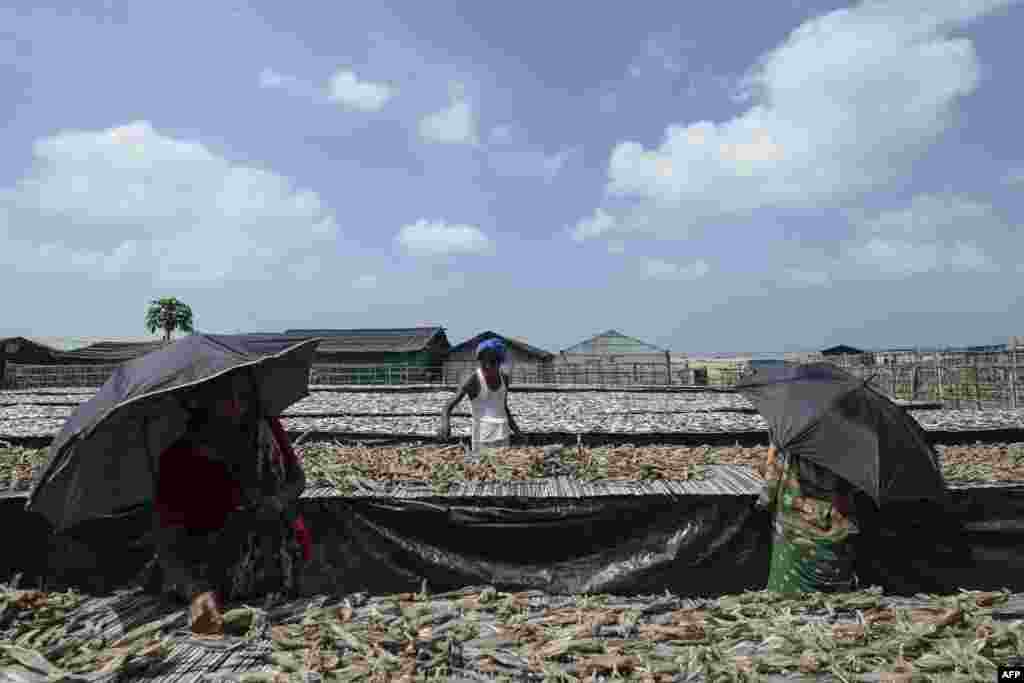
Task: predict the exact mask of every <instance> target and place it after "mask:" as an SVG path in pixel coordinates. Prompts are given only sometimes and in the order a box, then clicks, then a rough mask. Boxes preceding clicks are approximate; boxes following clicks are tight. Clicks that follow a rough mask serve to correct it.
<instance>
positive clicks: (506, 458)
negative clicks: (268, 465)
mask: <svg viewBox="0 0 1024 683" xmlns="http://www.w3.org/2000/svg"><path fill="white" fill-rule="evenodd" d="M297 451H298V454H299V457H300V458H301V460H302V463H303V468H304V470H305V472H306V480H307V482H308V487H309V488H315V487H325V486H329V487H332V488H334V489H336V490H338V491H339V492H341V493H348V492H351V491H353V490H356V488H357V487H358V486H359V485H360V482H362V481H366V480H369V481H373V482H376V483H379V484H380V486H381V487H382V490H387V489H388V488H389V486H390V485H398V484H401V483H407V482H429V483H430V484H431V485H432V486H433V487H434V488H435V489H437V490H440V491H445V490H448V489H449V488H450V487H452V486H454V485H455V484H457V483H458V482H462V481H473V482H486V481H529V480H535V479H541V478H548V477H556V476H559V477H570V478H573V479H576V480H579V481H587V482H594V481H649V480H669V481H690V480H701V479H703V478H704V477H705V476H706V475H707V474H708V469H707V468H708V467H709V466H711V465H739V466H743V467H748V468H751V469H752V470H754V471H755V472H759V468H760V467H761V466H762V465H763V463H764V462H765V457H766V455H767V452H768V449H767V448H766V447H763V446H754V447H743V446H632V445H628V444H626V445H615V446H598V447H591V446H586V445H577V444H569V445H565V446H561V447H559V446H547V447H530V446H512V447H509V448H503V449H498V450H495V451H493V452H485V453H484V454H483V455H481V456H479V457H467V456H466V453H465V450H464V447H463V446H461V445H453V446H437V445H433V444H420V445H414V444H409V445H405V446H370V445H341V444H337V443H329V442H315V443H304V444H301V445H299V446H298V447H297ZM936 451H937V453H938V455H939V462H940V463H941V465H942V471H943V474H944V476H945V477H946V480H947V481H950V482H957V483H961V482H964V483H965V482H978V481H992V482H996V481H1000V482H1024V443H1012V444H985V445H974V446H941V445H940V446H936ZM45 460H46V450H45V449H29V448H21V447H9V448H5V447H2V446H0V491H3V490H16V491H20V490H26V489H27V488H28V487H29V485H30V483H31V480H32V477H33V475H34V474H35V473H37V472H38V470H39V468H40V467H41V466H42V465H43V464H45Z"/></svg>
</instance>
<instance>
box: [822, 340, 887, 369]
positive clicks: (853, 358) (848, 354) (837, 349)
mask: <svg viewBox="0 0 1024 683" xmlns="http://www.w3.org/2000/svg"><path fill="white" fill-rule="evenodd" d="M821 355H822V357H823V358H824V359H825V360H826V361H832V362H839V363H840V364H845V365H865V366H866V365H874V364H875V356H874V354H872V353H870V352H868V351H864V350H863V349H858V348H856V347H854V346H847V345H846V344H838V345H836V346H830V347H829V348H827V349H823V350H822V352H821Z"/></svg>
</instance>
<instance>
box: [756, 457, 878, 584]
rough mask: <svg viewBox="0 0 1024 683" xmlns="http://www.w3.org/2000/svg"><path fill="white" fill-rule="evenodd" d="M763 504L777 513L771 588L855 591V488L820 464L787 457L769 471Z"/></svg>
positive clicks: (771, 466)
mask: <svg viewBox="0 0 1024 683" xmlns="http://www.w3.org/2000/svg"><path fill="white" fill-rule="evenodd" d="M765 481H766V483H765V486H764V490H763V491H762V493H761V498H760V499H759V503H760V504H761V505H762V506H764V507H768V508H769V509H771V510H773V511H774V515H775V517H774V524H773V534H772V560H771V571H770V573H769V576H768V590H770V591H774V592H776V593H813V592H822V593H834V592H844V591H849V590H854V583H855V578H854V543H853V541H854V536H855V535H856V534H857V533H858V528H857V523H856V520H855V519H854V515H853V512H852V507H853V504H852V500H851V496H850V487H849V485H848V484H846V482H845V481H843V480H842V479H840V478H838V477H836V476H835V475H834V474H832V473H831V472H829V471H828V470H826V469H824V468H822V467H819V466H818V465H816V464H814V463H812V462H808V461H806V460H801V459H799V458H796V457H795V456H786V457H785V458H784V459H783V460H782V462H781V463H780V462H779V461H778V460H774V461H772V462H771V463H770V464H769V466H768V468H767V471H766V473H765Z"/></svg>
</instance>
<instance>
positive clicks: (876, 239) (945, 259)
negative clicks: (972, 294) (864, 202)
mask: <svg viewBox="0 0 1024 683" xmlns="http://www.w3.org/2000/svg"><path fill="white" fill-rule="evenodd" d="M854 225H855V229H856V233H857V235H858V238H857V243H856V244H855V246H853V248H852V249H851V250H850V256H851V258H852V261H853V263H855V264H858V265H860V266H865V267H868V268H871V269H875V270H877V271H878V272H879V273H881V274H883V275H895V276H910V275H915V274H919V273H926V272H931V271H937V270H941V269H951V270H954V271H958V272H971V271H991V270H994V269H996V268H997V266H996V264H995V262H994V261H993V260H992V258H991V257H990V256H989V255H988V254H987V253H986V252H985V250H983V249H982V248H981V247H980V246H979V245H978V244H977V243H975V242H972V241H969V240H968V236H971V237H978V238H982V239H985V238H991V237H999V235H1000V234H1005V233H1006V232H1007V228H1006V226H1005V224H1004V222H1003V221H1002V219H1000V218H999V217H998V216H997V215H996V214H995V212H994V211H993V209H992V207H991V206H990V205H988V204H983V203H980V202H977V201H974V200H972V199H969V198H966V197H960V196H957V195H934V194H922V195H917V196H915V197H914V198H912V199H911V200H910V202H908V204H907V205H906V206H904V207H901V208H896V209H890V210H887V211H882V212H880V213H878V214H877V215H875V216H861V217H859V218H855V220H854Z"/></svg>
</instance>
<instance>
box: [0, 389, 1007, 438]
mask: <svg viewBox="0 0 1024 683" xmlns="http://www.w3.org/2000/svg"><path fill="white" fill-rule="evenodd" d="M450 397H451V393H450V392H445V391H437V390H427V391H422V392H405V393H394V392H348V393H344V392H319V391H318V392H314V393H312V394H311V395H310V396H308V397H307V398H305V399H303V400H302V401H300V402H298V403H296V404H295V405H293V406H291V407H290V408H289V409H288V410H287V411H286V412H285V413H284V418H285V425H286V426H287V428H288V429H290V430H294V431H298V432H305V431H319V432H338V433H344V432H352V433H363V434H381V435H407V436H424V437H425V436H433V435H434V433H436V430H437V427H438V421H437V420H438V416H439V415H440V413H441V409H442V407H443V406H444V403H445V402H446V401H447V400H448V399H449V398H450ZM85 398H87V396H86V395H83V394H81V393H66V394H64V395H59V394H43V393H23V392H0V406H2V407H0V435H8V436H11V437H31V436H51V435H53V434H56V433H57V432H58V431H59V429H60V427H61V425H62V424H63V421H64V420H65V419H66V418H67V417H68V416H69V415H70V414H71V412H72V411H73V410H74V409H75V406H76V405H78V404H80V403H81V402H82V401H83V400H84V399H85ZM58 399H59V400H58ZM510 406H511V407H512V411H513V412H514V414H515V415H516V418H517V421H518V422H519V424H520V425H521V426H522V428H523V429H524V431H526V432H534V433H545V432H560V433H574V432H576V433H584V434H586V433H647V432H654V433H658V432H684V433H730V432H735V433H742V432H751V431H758V432H760V431H764V430H765V429H766V425H765V423H764V421H763V420H762V419H761V418H760V416H759V415H757V414H755V413H754V412H753V407H752V406H751V404H750V403H749V402H748V401H747V400H746V399H745V398H744V397H742V396H740V395H738V394H726V393H717V392H698V393H668V392H666V393H651V392H643V393H641V392H629V391H621V392H574V393H553V392H547V393H545V392H532V393H531V392H515V393H514V394H513V396H512V397H511V398H510ZM910 414H911V415H913V416H914V417H915V418H916V419H917V421H918V422H919V423H920V424H921V425H922V427H924V428H925V429H928V430H942V431H964V430H993V429H1020V428H1024V409H1016V410H1009V409H993V410H935V409H910ZM451 424H452V430H453V433H454V434H455V435H456V436H463V437H464V436H468V434H469V420H468V413H466V412H461V413H456V414H455V415H453V417H452V423H451Z"/></svg>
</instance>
